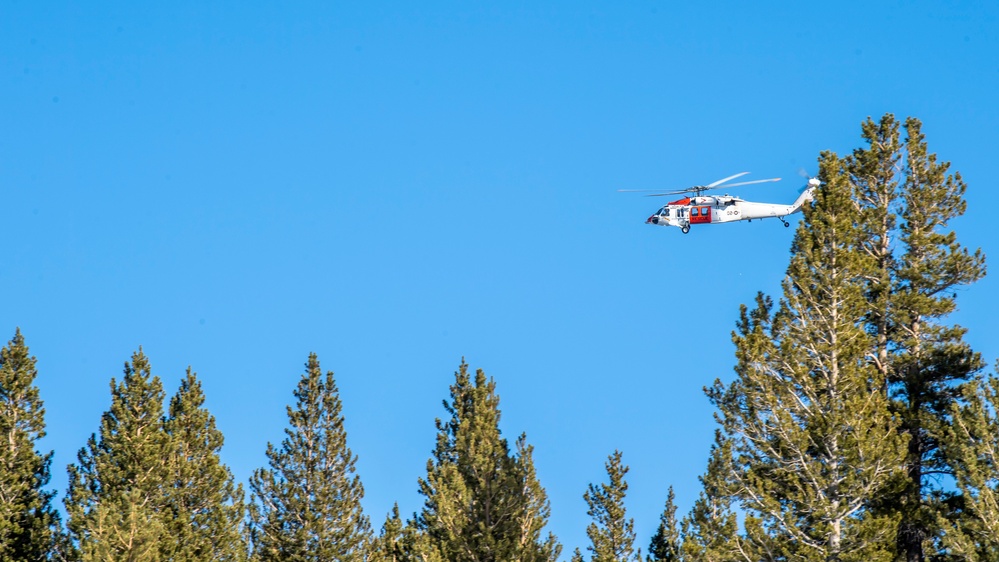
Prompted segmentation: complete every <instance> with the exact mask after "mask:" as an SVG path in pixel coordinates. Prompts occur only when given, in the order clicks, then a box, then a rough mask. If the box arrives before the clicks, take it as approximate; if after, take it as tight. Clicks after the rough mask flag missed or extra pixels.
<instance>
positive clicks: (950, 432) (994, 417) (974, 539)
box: [939, 364, 999, 562]
mask: <svg viewBox="0 0 999 562" xmlns="http://www.w3.org/2000/svg"><path fill="white" fill-rule="evenodd" d="M996 367H997V370H999V364H997V365H996ZM964 398H965V401H966V404H965V405H964V406H960V407H959V406H958V405H957V404H954V405H952V407H951V415H952V419H953V423H952V424H951V425H949V426H948V427H947V430H946V433H945V436H944V449H945V451H946V453H947V457H948V458H950V459H952V463H953V466H954V477H955V480H956V482H957V487H958V488H959V489H960V490H961V492H962V495H961V500H962V501H961V502H960V505H961V506H962V509H961V510H960V511H961V513H960V515H961V517H960V518H958V519H957V521H948V520H945V519H944V518H942V517H941V518H940V519H939V520H942V521H941V526H942V527H943V528H944V529H945V530H946V531H945V534H944V537H943V541H942V543H943V545H944V548H946V549H947V551H948V552H949V553H950V554H951V555H953V556H955V557H959V558H962V559H965V560H974V561H977V562H999V377H997V376H995V375H993V376H989V377H987V378H985V379H984V380H975V381H972V382H971V383H970V384H968V385H966V386H965V388H964Z"/></svg>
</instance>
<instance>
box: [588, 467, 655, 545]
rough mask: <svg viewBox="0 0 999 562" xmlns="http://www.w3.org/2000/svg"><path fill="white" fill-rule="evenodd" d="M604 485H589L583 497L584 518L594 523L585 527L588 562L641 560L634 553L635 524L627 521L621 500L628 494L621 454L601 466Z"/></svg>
mask: <svg viewBox="0 0 999 562" xmlns="http://www.w3.org/2000/svg"><path fill="white" fill-rule="evenodd" d="M604 468H605V469H606V470H607V483H606V484H590V485H589V487H588V488H587V490H586V493H585V494H583V500H585V501H586V505H587V508H588V509H587V510H586V514H587V515H589V516H590V518H591V519H592V520H593V521H592V522H591V523H590V524H589V525H588V526H587V527H586V536H587V537H589V538H590V546H588V547H586V549H587V550H589V551H590V561H591V562H631V561H633V560H636V561H637V560H641V556H640V555H638V554H636V552H635V521H634V520H633V519H630V518H628V516H627V512H626V510H625V507H624V497H625V495H626V494H627V492H628V482H627V481H626V480H625V476H626V475H627V474H628V466H627V465H625V464H624V463H623V462H622V461H621V451H614V452H613V453H612V454H611V455H610V456H609V457H608V458H607V462H606V463H605V464H604Z"/></svg>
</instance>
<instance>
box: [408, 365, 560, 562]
mask: <svg viewBox="0 0 999 562" xmlns="http://www.w3.org/2000/svg"><path fill="white" fill-rule="evenodd" d="M495 388H496V385H495V383H494V382H493V381H492V380H487V379H486V376H485V374H484V373H483V372H482V371H481V370H478V371H476V374H475V380H474V383H473V381H472V380H471V378H470V377H469V374H468V365H466V364H465V362H464V361H462V363H461V366H460V367H459V370H458V372H456V373H455V383H454V384H453V385H451V402H450V403H448V402H447V401H445V402H444V407H445V409H446V410H447V412H448V414H450V415H451V418H450V419H449V420H448V421H446V422H443V421H441V420H440V419H438V420H437V422H436V423H437V430H438V435H437V445H436V447H435V448H434V453H433V458H432V459H430V460H429V461H427V478H426V479H425V480H424V479H420V492H421V493H422V494H423V495H424V496H425V497H426V501H425V505H424V509H423V511H422V513H421V514H420V515H419V516H418V518H417V521H416V524H417V526H418V528H419V530H420V531H421V532H422V533H423V536H424V537H425V539H426V545H425V550H424V557H425V558H426V559H431V558H433V557H435V556H436V557H440V558H441V559H444V560H448V561H449V562H506V561H518V562H543V561H554V560H556V559H557V558H558V555H559V552H560V550H561V546H560V545H559V544H558V543H557V542H556V540H555V537H554V535H551V534H549V535H548V537H547V539H542V538H541V532H542V529H543V528H544V526H545V524H546V523H547V521H548V516H549V506H548V498H547V496H546V494H545V491H544V489H543V488H542V487H541V485H540V483H539V482H538V480H537V475H536V474H535V471H534V462H533V460H532V451H533V450H532V448H531V447H530V446H529V445H527V444H526V440H525V437H524V436H523V435H521V437H520V438H519V439H518V440H517V443H516V452H515V453H514V454H511V453H510V450H509V446H508V444H507V441H506V439H503V438H502V437H501V435H500V430H499V420H500V411H499V396H497V395H496V392H495Z"/></svg>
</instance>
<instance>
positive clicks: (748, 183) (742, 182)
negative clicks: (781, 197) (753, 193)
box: [721, 178, 780, 188]
mask: <svg viewBox="0 0 999 562" xmlns="http://www.w3.org/2000/svg"><path fill="white" fill-rule="evenodd" d="M772 181H780V178H770V179H766V180H753V181H741V182H739V183H730V184H728V185H723V186H721V187H726V188H727V187H735V186H737V185H752V184H754V183H768V182H772Z"/></svg>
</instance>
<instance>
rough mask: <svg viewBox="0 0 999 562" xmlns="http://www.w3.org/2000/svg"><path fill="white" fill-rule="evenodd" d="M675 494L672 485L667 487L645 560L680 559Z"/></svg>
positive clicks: (655, 561) (649, 561) (648, 561)
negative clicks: (667, 491) (664, 501)
mask: <svg viewBox="0 0 999 562" xmlns="http://www.w3.org/2000/svg"><path fill="white" fill-rule="evenodd" d="M675 500H676V496H675V495H674V494H673V486H670V487H669V494H668V495H667V496H666V507H665V508H664V509H663V512H662V515H660V516H659V527H657V528H656V534H654V535H652V540H651V541H650V542H649V554H648V556H646V558H645V560H646V562H679V561H680V529H679V527H678V526H677V522H676V504H675V503H673V502H674V501H675Z"/></svg>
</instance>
